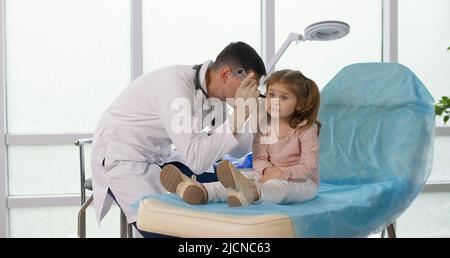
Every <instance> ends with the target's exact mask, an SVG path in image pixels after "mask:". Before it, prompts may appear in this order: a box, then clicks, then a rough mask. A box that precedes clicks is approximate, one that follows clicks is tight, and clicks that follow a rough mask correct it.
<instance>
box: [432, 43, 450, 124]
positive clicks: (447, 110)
mask: <svg viewBox="0 0 450 258" xmlns="http://www.w3.org/2000/svg"><path fill="white" fill-rule="evenodd" d="M447 50H450V47H448V48H447ZM434 107H435V112H436V115H438V116H441V117H443V119H444V125H445V124H446V123H447V122H448V120H449V116H450V99H449V98H448V97H447V96H443V97H442V98H441V99H440V100H439V102H438V103H437V104H436V105H435V106H434Z"/></svg>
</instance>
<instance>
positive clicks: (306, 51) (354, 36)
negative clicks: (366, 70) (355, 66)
mask: <svg viewBox="0 0 450 258" xmlns="http://www.w3.org/2000/svg"><path fill="white" fill-rule="evenodd" d="M381 3H382V2H381V1H380V0H365V1H360V0H340V1H335V0H316V1H307V0H300V1H299V0H281V1H276V6H275V39H276V41H275V42H276V46H277V48H276V49H278V48H279V47H280V46H281V44H282V43H283V42H284V40H285V39H286V38H287V36H288V35H289V33H291V32H294V33H299V34H303V31H304V29H305V28H306V27H307V26H308V25H310V24H312V23H315V22H319V21H324V20H339V21H344V22H347V23H348V24H349V25H350V26H351V30H350V34H348V36H346V37H345V38H342V39H340V40H336V41H326V42H320V41H307V42H300V43H299V44H298V45H295V44H292V45H291V46H290V47H289V48H288V49H287V51H286V52H285V53H284V55H283V57H282V58H281V59H280V61H279V62H278V65H277V69H283V68H290V69H298V70H300V71H302V72H303V73H304V74H305V75H306V76H308V77H310V78H311V79H313V80H314V81H315V82H316V83H317V85H318V86H319V88H320V89H322V88H323V87H324V86H325V84H326V83H327V82H328V81H329V80H330V79H331V78H332V77H333V76H334V75H335V74H336V73H337V72H339V70H340V69H341V68H343V67H344V66H346V65H349V64H352V63H357V62H380V61H381V55H382V52H381V49H382V37H381V35H382V8H381Z"/></svg>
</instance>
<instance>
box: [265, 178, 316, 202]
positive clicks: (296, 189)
mask: <svg viewBox="0 0 450 258" xmlns="http://www.w3.org/2000/svg"><path fill="white" fill-rule="evenodd" d="M316 194H317V186H316V184H315V183H314V182H313V181H312V180H310V179H308V180H307V181H306V182H300V183H294V182H288V181H285V180H278V179H271V180H269V181H267V182H265V183H264V184H262V185H261V201H266V202H270V203H295V202H304V201H307V200H310V199H312V198H314V196H316Z"/></svg>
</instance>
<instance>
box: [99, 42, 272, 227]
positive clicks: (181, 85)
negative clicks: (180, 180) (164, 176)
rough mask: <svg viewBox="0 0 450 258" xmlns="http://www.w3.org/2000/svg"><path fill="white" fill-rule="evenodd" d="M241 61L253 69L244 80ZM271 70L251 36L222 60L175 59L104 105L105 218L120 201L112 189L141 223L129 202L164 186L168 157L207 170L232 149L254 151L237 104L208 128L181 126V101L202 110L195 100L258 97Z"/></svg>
mask: <svg viewBox="0 0 450 258" xmlns="http://www.w3.org/2000/svg"><path fill="white" fill-rule="evenodd" d="M239 68H243V69H244V70H245V72H246V74H249V75H248V76H247V77H246V78H245V79H244V80H242V78H239V77H238V76H237V74H236V71H237V70H238V69H239ZM265 73H266V70H265V67H264V63H263V61H262V60H261V58H260V56H259V55H258V54H257V52H256V51H255V50H254V49H253V48H252V47H250V46H249V45H247V44H246V43H243V42H235V43H231V44H229V45H228V46H227V47H226V48H225V49H223V50H222V51H221V53H220V54H219V55H218V56H217V58H216V60H215V62H212V61H206V62H204V63H203V64H201V65H197V66H192V65H190V66H184V65H175V66H169V67H165V68H161V69H158V70H154V71H151V72H149V73H147V74H144V75H142V76H140V77H139V78H137V79H136V80H134V81H132V82H131V84H130V85H129V86H128V87H126V88H125V89H124V90H123V91H122V93H120V95H119V96H118V97H117V99H116V100H115V101H114V102H113V103H112V104H111V106H110V107H109V108H108V109H107V110H106V111H105V112H104V114H103V115H102V117H101V119H100V121H99V123H98V125H97V127H96V130H95V133H94V138H93V145H92V158H91V168H92V175H93V189H94V193H93V194H94V206H95V210H96V215H97V219H98V221H99V222H100V220H101V219H102V218H103V217H104V216H105V215H106V213H107V212H108V210H109V209H110V207H111V204H112V202H113V201H114V200H113V198H112V196H111V194H108V192H110V193H112V195H113V196H114V198H115V199H116V201H117V203H118V204H119V206H120V207H121V209H122V210H123V211H124V213H125V215H126V217H127V221H128V223H134V222H136V215H137V214H136V212H135V211H134V210H133V209H132V208H131V207H130V205H131V204H132V203H134V202H135V201H137V200H138V199H139V198H142V197H144V196H147V195H151V194H157V193H162V192H165V189H164V188H163V187H162V185H161V183H160V179H159V174H160V171H161V166H162V165H163V164H164V163H168V162H172V161H179V162H182V163H183V164H185V165H187V166H188V167H189V168H190V169H191V170H192V171H193V172H194V173H196V174H200V173H203V172H204V171H206V170H207V169H208V168H210V167H211V166H212V164H213V163H214V162H215V161H217V160H219V159H220V158H222V157H223V156H224V155H225V154H230V155H232V156H235V157H240V156H243V155H244V154H246V153H247V152H248V151H250V149H251V138H250V137H248V135H249V134H247V135H246V134H237V132H238V131H239V130H240V128H242V126H243V124H242V123H231V121H237V120H233V119H232V118H233V117H235V114H236V110H234V112H235V113H234V114H232V115H231V116H223V117H224V118H223V119H222V120H223V121H221V120H220V119H214V120H213V121H212V122H211V125H210V127H211V128H210V129H209V131H208V132H207V133H199V132H195V131H194V130H191V131H189V130H182V131H180V130H178V129H176V128H174V127H175V126H174V124H175V125H176V124H177V123H176V121H177V115H179V112H180V111H179V110H177V108H176V105H174V103H175V102H176V101H180V100H184V101H185V102H186V103H189V104H190V106H191V107H193V108H192V109H195V108H194V106H195V103H208V101H210V100H214V99H215V100H216V102H217V101H218V102H223V103H224V101H225V100H226V99H227V98H242V99H244V100H248V99H256V98H257V97H258V96H259V91H258V88H257V80H259V78H260V77H261V76H263V75H265ZM196 85H197V86H196ZM196 88H197V90H196ZM174 101H175V102H174ZM200 108H201V107H200ZM196 111H198V110H192V113H191V115H192V116H194V113H196ZM197 113H198V112H197ZM244 113H246V112H244ZM247 118H248V114H245V119H244V120H246V119H247ZM190 119H191V120H192V121H197V120H196V119H194V118H193V117H191V118H190ZM195 126H197V125H195ZM172 144H173V145H174V147H175V149H176V150H174V148H172V147H171V145H172Z"/></svg>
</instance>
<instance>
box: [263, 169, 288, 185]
mask: <svg viewBox="0 0 450 258" xmlns="http://www.w3.org/2000/svg"><path fill="white" fill-rule="evenodd" d="M281 175H283V171H281V169H280V168H278V167H270V168H266V169H264V174H263V175H262V177H261V183H265V182H267V181H269V180H270V179H280V177H281Z"/></svg>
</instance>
